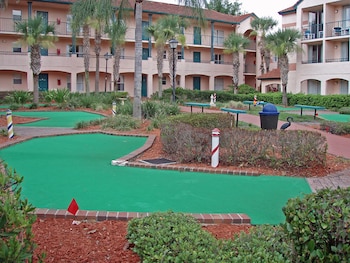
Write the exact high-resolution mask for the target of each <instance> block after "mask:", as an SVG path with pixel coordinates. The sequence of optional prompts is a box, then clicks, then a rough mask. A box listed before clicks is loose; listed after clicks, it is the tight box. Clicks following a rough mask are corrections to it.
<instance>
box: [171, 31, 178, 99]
mask: <svg viewBox="0 0 350 263" xmlns="http://www.w3.org/2000/svg"><path fill="white" fill-rule="evenodd" d="M178 43H179V42H178V41H177V40H176V39H174V38H173V39H171V40H169V45H170V48H171V49H172V50H173V83H172V86H173V87H172V88H173V97H172V102H175V50H176V47H177V44H178Z"/></svg>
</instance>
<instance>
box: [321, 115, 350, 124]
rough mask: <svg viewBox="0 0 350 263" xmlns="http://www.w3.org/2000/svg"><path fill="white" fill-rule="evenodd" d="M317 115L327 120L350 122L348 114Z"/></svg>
mask: <svg viewBox="0 0 350 263" xmlns="http://www.w3.org/2000/svg"><path fill="white" fill-rule="evenodd" d="M318 116H319V117H320V118H321V119H324V120H327V121H336V122H350V115H348V114H320V115H318Z"/></svg>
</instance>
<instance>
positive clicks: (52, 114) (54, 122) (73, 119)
mask: <svg viewBox="0 0 350 263" xmlns="http://www.w3.org/2000/svg"><path fill="white" fill-rule="evenodd" d="M2 114H5V115H6V112H5V113H2ZM12 115H14V116H20V117H33V118H44V119H43V120H40V121H35V122H30V123H26V124H16V125H19V126H29V127H64V128H73V127H75V125H76V124H77V123H79V122H81V121H91V120H98V119H101V118H105V117H104V116H103V115H100V114H95V113H89V112H84V111H14V112H12Z"/></svg>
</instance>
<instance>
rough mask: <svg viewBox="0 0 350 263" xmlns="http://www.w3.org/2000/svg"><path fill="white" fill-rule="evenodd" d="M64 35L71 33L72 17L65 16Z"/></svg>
mask: <svg viewBox="0 0 350 263" xmlns="http://www.w3.org/2000/svg"><path fill="white" fill-rule="evenodd" d="M66 33H72V15H67V24H66Z"/></svg>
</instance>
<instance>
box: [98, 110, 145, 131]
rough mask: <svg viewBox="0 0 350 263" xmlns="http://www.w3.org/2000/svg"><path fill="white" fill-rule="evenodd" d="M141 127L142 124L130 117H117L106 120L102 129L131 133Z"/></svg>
mask: <svg viewBox="0 0 350 263" xmlns="http://www.w3.org/2000/svg"><path fill="white" fill-rule="evenodd" d="M138 127H140V122H139V121H138V120H136V119H134V118H133V117H131V116H128V115H121V114H119V115H116V116H111V117H108V118H106V119H105V120H104V121H103V123H102V129H107V128H111V129H114V130H118V131H129V130H132V129H137V128H138Z"/></svg>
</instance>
